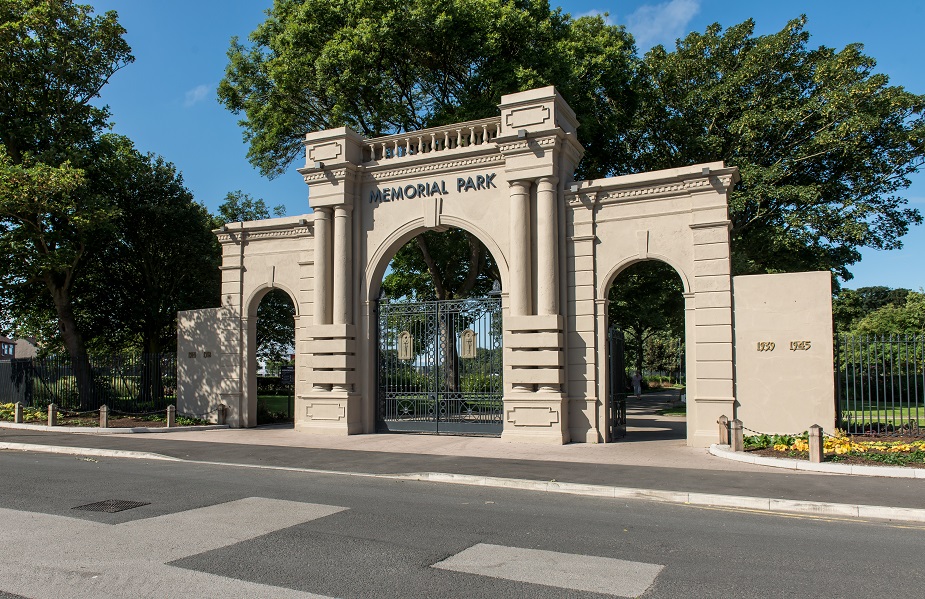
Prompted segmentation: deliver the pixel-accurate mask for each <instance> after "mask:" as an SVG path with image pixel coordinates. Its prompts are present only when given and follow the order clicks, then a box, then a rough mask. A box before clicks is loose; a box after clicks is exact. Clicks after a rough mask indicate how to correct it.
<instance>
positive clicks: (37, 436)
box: [0, 394, 925, 508]
mask: <svg viewBox="0 0 925 599" xmlns="http://www.w3.org/2000/svg"><path fill="white" fill-rule="evenodd" d="M664 399H665V398H664V397H659V396H657V395H654V394H653V395H652V396H643V398H642V399H641V400H638V402H639V403H638V404H631V406H630V408H629V413H630V418H629V419H630V422H629V425H630V426H629V427H628V435H627V440H625V441H621V442H618V443H612V444H606V445H594V444H577V443H576V444H572V445H565V446H545V445H522V444H514V443H508V442H505V441H502V440H501V439H497V438H478V437H447V436H426V435H356V436H351V437H320V436H313V435H307V434H303V433H298V432H295V431H293V430H292V428H291V426H290V427H281V426H275V427H265V428H258V429H246V430H242V429H226V430H219V431H203V432H187V433H182V432H181V433H161V434H157V435H118V436H114V435H109V436H102V435H89V434H70V433H57V432H41V431H25V430H14V429H0V442H8V443H34V444H42V445H54V446H66V447H86V448H97V449H114V450H127V451H141V452H151V453H158V454H162V455H166V456H170V457H174V458H180V459H184V460H194V461H204V462H217V463H227V464H247V465H255V466H278V467H290V468H310V469H318V470H330V471H337V472H354V473H369V474H404V473H417V472H441V473H449V474H466V475H474V476H492V477H499V478H515V479H530V480H537V481H550V480H555V481H559V482H570V483H583V484H593V485H611V486H620V487H629V488H638V489H657V490H664V491H678V492H688V493H713V494H721V495H736V496H749V497H769V498H775V499H792V500H800V501H822V502H832V503H849V504H863V505H880V506H890V507H909V508H925V500H923V499H922V498H923V497H925V479H886V478H873V477H854V476H836V475H825V474H818V473H811V472H800V471H781V470H779V469H774V468H766V467H763V466H755V465H751V464H741V463H736V462H729V461H727V460H722V459H720V458H716V457H713V456H710V455H709V454H708V453H707V452H706V450H705V449H698V448H690V447H687V446H686V445H685V444H684V441H683V431H684V426H683V420H668V417H656V416H654V415H653V414H652V411H653V410H652V409H651V407H653V406H654V404H656V403H658V402H660V401H662V400H664ZM631 401H636V400H631ZM649 404H651V405H649ZM647 405H649V407H648V408H647V407H646V406H647ZM672 436H674V437H675V438H671V437H672ZM634 438H636V439H647V440H636V441H633V440H632V439H634ZM502 456H503V457H502Z"/></svg>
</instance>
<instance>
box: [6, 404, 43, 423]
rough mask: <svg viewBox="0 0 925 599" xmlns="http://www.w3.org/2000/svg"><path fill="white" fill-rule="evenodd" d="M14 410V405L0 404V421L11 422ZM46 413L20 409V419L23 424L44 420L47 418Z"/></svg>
mask: <svg viewBox="0 0 925 599" xmlns="http://www.w3.org/2000/svg"><path fill="white" fill-rule="evenodd" d="M15 410H16V404H13V403H0V420H8V421H10V422H13V416H14V412H15ZM47 416H48V415H47V413H46V412H45V411H43V410H39V409H37V408H26V407H24V408H23V409H22V419H23V422H34V421H36V420H44V419H45V418H47Z"/></svg>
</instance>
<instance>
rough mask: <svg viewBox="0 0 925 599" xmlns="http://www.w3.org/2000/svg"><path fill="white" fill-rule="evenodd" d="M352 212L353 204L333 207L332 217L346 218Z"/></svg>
mask: <svg viewBox="0 0 925 599" xmlns="http://www.w3.org/2000/svg"><path fill="white" fill-rule="evenodd" d="M351 212H353V204H338V205H336V206H334V216H346V215H347V214H350V213H351Z"/></svg>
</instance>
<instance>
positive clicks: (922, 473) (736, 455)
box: [710, 445, 925, 479]
mask: <svg viewBox="0 0 925 599" xmlns="http://www.w3.org/2000/svg"><path fill="white" fill-rule="evenodd" d="M710 454H711V455H715V456H716V457H718V458H723V459H726V460H732V461H734V462H744V463H746V464H756V465H758V466H770V467H772V468H786V469H787V470H805V471H807V472H825V473H826V474H842V475H845V474H850V475H853V476H884V477H888V478H920V479H925V468H903V467H902V466H861V465H858V464H826V463H822V464H813V463H812V462H807V461H806V460H793V459H789V458H769V457H767V456H761V455H752V454H749V453H745V452H737V451H730V450H729V446H728V445H711V446H710Z"/></svg>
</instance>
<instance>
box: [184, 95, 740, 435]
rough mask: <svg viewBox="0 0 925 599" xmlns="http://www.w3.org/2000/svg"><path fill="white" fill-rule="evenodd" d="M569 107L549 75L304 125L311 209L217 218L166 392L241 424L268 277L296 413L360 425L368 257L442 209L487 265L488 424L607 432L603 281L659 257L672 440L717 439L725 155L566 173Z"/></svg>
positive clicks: (510, 430) (725, 282)
mask: <svg viewBox="0 0 925 599" xmlns="http://www.w3.org/2000/svg"><path fill="white" fill-rule="evenodd" d="M577 127H578V123H577V122H576V119H575V114H574V112H573V111H572V110H571V109H570V108H569V107H568V105H567V104H566V103H565V101H564V100H563V99H562V98H561V96H559V95H558V93H557V92H556V91H555V89H554V88H552V87H547V88H542V89H535V90H530V91H525V92H521V93H517V94H511V95H507V96H504V97H503V98H502V102H501V104H500V116H499V117H496V118H491V119H484V120H480V121H473V122H467V123H458V124H455V125H450V126H446V127H437V128H433V129H427V130H423V131H415V132H410V133H404V134H399V135H391V136H387V137H382V138H376V139H364V138H362V137H361V136H359V135H358V134H356V133H355V132H353V131H352V130H350V129H347V128H341V129H335V130H328V131H320V132H313V133H309V134H308V135H306V138H305V146H306V165H305V167H304V168H302V169H300V171H299V172H300V173H301V174H302V175H303V177H304V179H305V182H306V184H307V185H308V188H309V197H310V204H311V207H312V208H313V210H314V212H313V213H312V214H306V215H303V216H297V217H287V218H281V219H269V220H265V221H257V222H248V223H235V224H231V225H228V226H227V227H225V228H223V229H222V230H220V231H217V235H218V238H219V241H220V242H221V245H222V249H223V262H222V267H221V268H222V307H221V308H218V309H213V310H199V311H193V312H185V313H181V315H180V344H179V345H180V362H181V366H180V379H181V382H180V401H181V411H183V409H188V411H190V412H198V413H202V412H204V411H208V410H209V409H213V408H214V406H216V405H217V404H218V403H219V402H222V403H225V404H226V405H227V406H228V412H229V423H230V424H232V425H233V426H253V425H254V423H255V420H254V414H253V409H254V405H255V398H254V397H252V395H253V394H254V383H253V380H254V376H255V364H254V361H253V360H251V359H249V356H250V355H251V354H252V353H253V351H254V347H253V345H254V343H255V341H254V331H253V311H254V309H255V306H256V304H254V301H255V298H256V299H257V301H259V296H260V295H261V294H262V293H263V292H264V291H263V290H266V289H269V288H275V287H281V288H284V289H286V290H287V292H288V293H289V294H290V295H291V296H292V297H293V298H294V300H295V305H296V348H295V349H296V353H297V356H298V368H297V372H296V416H295V426H296V428H297V429H298V430H300V431H305V432H307V433H317V434H334V435H347V434H356V433H374V432H376V421H377V417H376V414H377V406H376V401H377V399H376V398H377V387H376V385H377V382H376V364H375V363H374V362H375V360H376V328H375V327H376V317H375V307H376V301H377V298H378V296H379V292H380V283H381V280H382V276H383V274H384V273H385V270H386V267H387V265H388V263H389V260H390V259H391V257H392V256H393V255H394V253H395V252H396V251H397V250H398V248H400V247H401V246H402V245H403V244H404V243H406V242H407V241H408V240H410V239H412V238H413V237H414V236H415V235H416V234H418V233H420V232H422V231H427V230H442V229H445V228H448V227H456V228H460V229H463V230H465V231H468V232H469V233H471V234H473V235H475V236H476V237H478V239H479V240H481V241H482V243H483V244H484V245H485V246H486V248H487V249H488V250H489V251H490V252H491V253H492V256H493V257H494V259H495V260H496V262H497V264H498V266H499V271H500V276H501V288H502V293H501V304H502V310H503V323H504V333H503V345H504V353H503V360H504V370H503V432H502V438H505V439H508V440H511V441H524V442H538V443H556V444H560V443H566V442H569V441H577V442H590V443H597V442H608V441H609V439H608V435H607V430H608V422H607V419H608V417H609V410H608V409H607V397H608V394H607V389H608V380H607V368H606V366H605V365H606V363H607V356H606V347H607V338H606V331H607V322H606V313H607V310H606V308H607V306H606V304H607V291H608V288H609V286H610V284H611V282H612V281H613V279H614V277H616V275H617V274H618V273H619V272H620V271H621V270H622V269H624V268H625V267H626V266H627V265H629V264H632V263H633V262H635V261H639V260H644V259H658V260H662V261H664V262H666V263H668V264H670V265H671V266H672V267H674V268H675V270H676V271H677V272H678V274H679V275H680V277H681V279H682V280H683V282H684V291H685V298H686V325H687V327H686V328H687V333H686V338H687V339H686V340H687V354H688V360H687V380H688V391H687V397H688V406H689V408H688V442H689V444H693V445H707V444H709V443H711V442H715V439H716V419H717V417H719V416H720V415H721V414H726V415H731V414H733V413H734V411H735V399H734V377H733V312H732V279H731V276H730V260H729V225H730V223H729V220H728V215H727V195H728V193H729V191H730V189H731V187H732V185H733V184H734V183H735V182H736V180H737V171H736V169H734V168H726V167H724V165H723V164H722V163H710V164H699V165H695V166H690V167H686V168H680V169H673V170H667V171H658V172H650V173H639V174H633V175H627V176H622V177H614V178H608V179H601V180H594V181H575V180H573V173H574V172H575V167H576V165H577V164H578V162H579V160H580V159H581V156H582V153H583V149H582V147H581V145H580V144H579V142H578V139H577V137H576V130H577ZM205 353H208V354H209V355H210V357H209V358H206V357H204V354H205Z"/></svg>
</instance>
